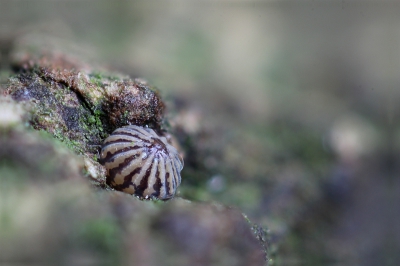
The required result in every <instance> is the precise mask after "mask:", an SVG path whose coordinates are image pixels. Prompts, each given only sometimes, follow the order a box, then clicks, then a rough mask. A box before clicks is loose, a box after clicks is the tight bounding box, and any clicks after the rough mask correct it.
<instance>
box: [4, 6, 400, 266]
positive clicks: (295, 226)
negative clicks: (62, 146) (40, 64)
mask: <svg viewBox="0 0 400 266" xmlns="http://www.w3.org/2000/svg"><path fill="white" fill-rule="evenodd" d="M399 11H400V2H398V1H378V0H376V1H337V0H332V1H329V0H326V1H316V0H315V1H314V0H311V1H283V0H282V1H251V0H248V1H246V0H242V1H229V0H221V1H152V0H150V1H149V0H146V1H145V0H138V1H134V0H131V1H129V0H114V1H105V0H100V1H94V0H93V1H91V0H85V1H66V0H58V1H57V0H55V1H45V0H37V1H20V0H0V41H1V44H2V45H1V46H2V53H3V54H4V53H5V52H6V50H7V45H6V44H7V43H8V42H10V41H11V40H12V38H14V37H16V36H18V35H19V34H23V33H26V32H33V31H35V30H38V29H39V30H41V31H42V32H45V33H47V34H49V35H52V36H54V37H55V38H60V39H65V40H67V41H68V42H72V43H74V44H76V45H77V46H79V47H80V46H82V47H86V48H85V49H86V50H85V51H87V55H88V57H89V56H91V57H93V58H96V60H98V61H100V62H101V63H102V64H106V65H108V66H109V67H110V68H111V69H115V70H117V71H121V72H122V73H126V74H129V75H130V76H132V77H143V78H145V79H147V80H148V81H149V83H150V84H152V85H155V86H156V87H158V88H159V89H160V91H161V94H162V96H163V98H164V99H165V100H166V102H167V113H166V116H167V118H168V121H169V122H168V127H170V129H171V131H172V132H173V133H174V134H175V136H177V139H178V140H179V142H180V144H181V146H182V147H183V149H184V151H185V169H184V172H183V182H182V186H181V189H180V195H181V196H182V197H184V198H187V199H191V200H196V201H206V202H220V203H223V204H226V205H228V206H232V207H234V208H239V209H240V210H241V211H242V212H243V213H245V214H247V215H248V217H249V218H250V219H251V220H252V221H253V222H256V223H258V224H259V225H261V226H262V227H264V228H268V230H269V232H270V242H271V253H274V254H275V255H274V256H275V257H276V262H277V264H279V263H281V264H285V265H287V264H291V265H298V264H303V263H304V262H307V263H305V264H308V265H310V263H309V262H314V261H318V262H321V261H323V262H337V261H346V262H354V263H356V264H358V265H395V263H394V262H395V261H399V259H400V255H399V254H400V252H399V251H400V244H399V243H400V222H399V218H400V208H399V202H400V201H399V200H400V193H399V192H400V179H399V178H398V175H399V170H400V169H399V163H400V162H399V160H398V158H399V153H400V126H399V123H398V117H399V113H400V105H399V102H400V89H399V86H400V75H399V70H400V16H399ZM0 60H1V56H0ZM2 75H3V76H5V74H4V73H2ZM350 265H355V264H351V263H350Z"/></svg>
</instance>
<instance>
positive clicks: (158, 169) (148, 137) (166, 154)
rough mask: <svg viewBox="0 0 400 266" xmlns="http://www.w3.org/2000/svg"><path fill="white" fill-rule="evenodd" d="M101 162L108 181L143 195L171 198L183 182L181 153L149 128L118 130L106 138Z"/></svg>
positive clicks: (143, 197)
mask: <svg viewBox="0 0 400 266" xmlns="http://www.w3.org/2000/svg"><path fill="white" fill-rule="evenodd" d="M100 162H101V164H103V165H104V166H105V168H106V170H107V184H108V185H110V186H111V187H113V188H114V189H116V190H120V191H123V192H126V193H129V194H133V195H135V196H137V197H139V198H141V199H154V198H156V199H161V200H168V199H170V198H172V197H173V196H174V195H175V193H176V190H177V188H178V186H179V185H180V183H181V175H180V171H181V170H182V168H183V159H182V157H181V156H180V155H179V153H178V151H177V149H176V148H175V147H173V146H172V145H171V144H169V143H168V141H167V138H166V137H165V136H161V135H159V134H158V133H157V132H155V131H154V130H153V129H150V128H146V127H139V126H133V125H131V126H126V127H122V128H119V129H117V130H115V131H114V132H113V133H112V134H111V135H110V136H109V137H108V138H107V139H106V140H105V141H104V144H103V146H102V149H101V154H100Z"/></svg>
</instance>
